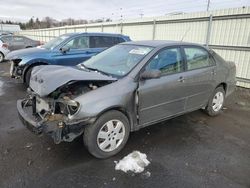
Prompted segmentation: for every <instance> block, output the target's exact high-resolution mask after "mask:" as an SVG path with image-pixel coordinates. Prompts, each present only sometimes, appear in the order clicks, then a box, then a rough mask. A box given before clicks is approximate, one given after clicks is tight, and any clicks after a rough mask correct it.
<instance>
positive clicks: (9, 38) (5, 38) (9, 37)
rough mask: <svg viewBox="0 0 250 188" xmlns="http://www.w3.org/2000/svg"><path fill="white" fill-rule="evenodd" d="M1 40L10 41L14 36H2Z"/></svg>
mask: <svg viewBox="0 0 250 188" xmlns="http://www.w3.org/2000/svg"><path fill="white" fill-rule="evenodd" d="M1 41H3V42H4V43H9V42H11V41H12V37H11V36H7V37H1Z"/></svg>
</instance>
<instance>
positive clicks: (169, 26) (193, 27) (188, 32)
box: [155, 21, 208, 44]
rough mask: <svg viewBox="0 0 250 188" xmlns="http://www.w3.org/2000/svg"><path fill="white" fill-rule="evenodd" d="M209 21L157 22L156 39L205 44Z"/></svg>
mask: <svg viewBox="0 0 250 188" xmlns="http://www.w3.org/2000/svg"><path fill="white" fill-rule="evenodd" d="M207 26H208V22H205V21H204V22H203V21H202V22H184V23H166V24H156V31H155V32H156V33H155V36H156V37H155V39H156V40H177V41H180V40H181V39H182V38H183V41H186V42H195V43H201V44H204V43H205V42H206V32H207Z"/></svg>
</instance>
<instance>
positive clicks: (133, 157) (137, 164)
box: [115, 151, 150, 173]
mask: <svg viewBox="0 0 250 188" xmlns="http://www.w3.org/2000/svg"><path fill="white" fill-rule="evenodd" d="M115 163H116V165H115V170H121V171H123V172H125V173H127V172H128V171H131V172H134V173H141V172H143V171H144V168H145V167H146V166H148V165H149V163H150V162H149V161H148V160H147V155H146V154H144V153H141V152H139V151H133V152H132V153H130V154H128V155H127V156H125V157H124V158H123V159H122V160H120V161H119V162H117V161H115Z"/></svg>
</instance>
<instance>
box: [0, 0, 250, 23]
mask: <svg viewBox="0 0 250 188" xmlns="http://www.w3.org/2000/svg"><path fill="white" fill-rule="evenodd" d="M206 6H207V0H0V19H3V20H6V19H10V20H17V21H27V20H28V19H30V18H31V17H33V16H34V17H35V18H36V17H38V18H39V19H41V18H44V17H46V16H49V17H53V18H55V19H57V20H62V19H65V18H70V17H71V18H75V19H79V18H81V19H87V20H90V19H98V18H111V19H113V20H117V19H120V18H121V15H122V16H123V19H126V18H138V17H140V16H141V14H143V16H144V17H148V16H161V15H165V14H167V13H171V12H180V11H181V12H194V11H205V10H206ZM242 6H250V0H211V4H210V9H211V10H214V9H221V8H230V7H242Z"/></svg>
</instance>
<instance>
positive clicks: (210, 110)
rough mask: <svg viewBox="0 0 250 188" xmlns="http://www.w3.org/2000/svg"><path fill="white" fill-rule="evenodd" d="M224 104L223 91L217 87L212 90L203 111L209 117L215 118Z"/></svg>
mask: <svg viewBox="0 0 250 188" xmlns="http://www.w3.org/2000/svg"><path fill="white" fill-rule="evenodd" d="M224 102H225V90H224V88H223V87H221V86H219V87H217V88H216V89H215V90H214V93H213V95H212V96H211V98H210V99H209V101H208V105H207V107H206V109H205V111H206V113H207V114H208V115H209V116H216V115H218V114H220V113H221V112H222V108H223V105H224Z"/></svg>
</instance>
